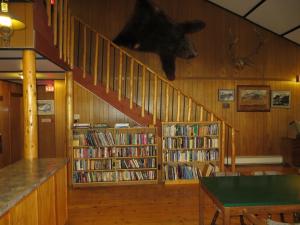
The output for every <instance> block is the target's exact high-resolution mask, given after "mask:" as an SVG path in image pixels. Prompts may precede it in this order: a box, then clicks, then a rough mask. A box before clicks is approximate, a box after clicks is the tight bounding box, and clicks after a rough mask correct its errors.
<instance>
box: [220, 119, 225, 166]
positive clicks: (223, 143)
mask: <svg viewBox="0 0 300 225" xmlns="http://www.w3.org/2000/svg"><path fill="white" fill-rule="evenodd" d="M221 138H222V141H221V154H220V170H221V171H224V157H225V142H226V124H225V122H224V121H222V137H221Z"/></svg>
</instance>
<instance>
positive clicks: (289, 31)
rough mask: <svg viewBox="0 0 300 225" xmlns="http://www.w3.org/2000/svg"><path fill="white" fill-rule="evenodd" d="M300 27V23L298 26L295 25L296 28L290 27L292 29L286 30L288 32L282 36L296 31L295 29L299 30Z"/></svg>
mask: <svg viewBox="0 0 300 225" xmlns="http://www.w3.org/2000/svg"><path fill="white" fill-rule="evenodd" d="M299 28H300V25H297V26H295V27H294V28H292V29H290V30H288V31H286V32H284V33H282V34H281V35H280V36H285V35H287V34H289V33H291V32H293V31H295V30H297V29H299Z"/></svg>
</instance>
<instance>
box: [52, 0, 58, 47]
mask: <svg viewBox="0 0 300 225" xmlns="http://www.w3.org/2000/svg"><path fill="white" fill-rule="evenodd" d="M57 7H58V6H57V1H55V2H54V10H53V13H54V15H53V44H54V45H55V46H56V45H57V17H58V12H57Z"/></svg>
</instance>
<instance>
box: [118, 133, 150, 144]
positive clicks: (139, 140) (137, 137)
mask: <svg viewBox="0 0 300 225" xmlns="http://www.w3.org/2000/svg"><path fill="white" fill-rule="evenodd" d="M115 138H116V145H147V144H155V136H154V134H152V133H116V135H115Z"/></svg>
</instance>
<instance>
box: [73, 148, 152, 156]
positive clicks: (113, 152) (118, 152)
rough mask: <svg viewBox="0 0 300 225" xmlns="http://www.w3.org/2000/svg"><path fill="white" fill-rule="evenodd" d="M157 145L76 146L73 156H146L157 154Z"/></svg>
mask: <svg viewBox="0 0 300 225" xmlns="http://www.w3.org/2000/svg"><path fill="white" fill-rule="evenodd" d="M156 154H157V150H156V146H132V147H126V148H124V147H122V148H119V147H96V148H92V147H89V148H75V149H73V157H74V158H75V159H79V158H82V159H87V158H111V157H145V156H156Z"/></svg>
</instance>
